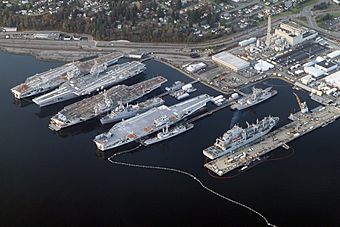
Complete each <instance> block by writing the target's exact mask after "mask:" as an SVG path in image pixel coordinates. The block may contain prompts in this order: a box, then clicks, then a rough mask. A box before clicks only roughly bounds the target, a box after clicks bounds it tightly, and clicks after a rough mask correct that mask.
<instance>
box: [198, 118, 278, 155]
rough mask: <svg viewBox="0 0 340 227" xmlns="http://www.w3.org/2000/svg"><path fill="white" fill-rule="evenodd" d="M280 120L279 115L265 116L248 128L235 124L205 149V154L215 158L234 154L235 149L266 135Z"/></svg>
mask: <svg viewBox="0 0 340 227" xmlns="http://www.w3.org/2000/svg"><path fill="white" fill-rule="evenodd" d="M278 122H279V118H278V117H271V116H269V117H265V118H263V119H262V120H261V121H258V120H257V122H256V124H252V125H249V124H248V123H247V125H248V127H247V128H241V127H239V126H238V125H235V126H234V127H233V128H231V129H230V130H228V131H227V132H225V133H224V134H223V136H222V137H221V138H217V139H216V142H215V143H214V145H212V146H210V147H208V148H206V149H204V150H203V154H204V155H205V156H206V157H208V158H210V159H215V158H218V157H221V156H223V155H227V154H232V152H233V151H235V150H236V149H238V148H239V147H242V146H244V145H247V144H249V143H251V142H254V141H256V140H258V139H260V138H261V137H263V136H264V135H266V134H267V133H268V132H269V131H270V130H271V129H272V128H274V127H275V125H276V124H277V123H278Z"/></svg>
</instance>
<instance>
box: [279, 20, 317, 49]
mask: <svg viewBox="0 0 340 227" xmlns="http://www.w3.org/2000/svg"><path fill="white" fill-rule="evenodd" d="M275 35H276V36H279V37H282V38H284V39H285V40H286V41H287V43H288V44H289V45H291V46H295V45H297V44H299V43H302V42H304V41H306V40H310V39H314V38H316V37H317V36H318V33H317V32H316V31H314V30H309V29H308V28H305V27H302V26H300V25H298V24H296V23H294V22H289V23H282V24H280V27H279V28H277V29H275Z"/></svg>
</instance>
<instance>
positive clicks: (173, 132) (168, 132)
mask: <svg viewBox="0 0 340 227" xmlns="http://www.w3.org/2000/svg"><path fill="white" fill-rule="evenodd" d="M192 128H194V125H193V124H179V125H176V126H175V127H172V128H170V129H169V126H165V128H163V130H162V131H161V132H159V133H157V136H155V137H152V138H149V139H146V140H144V141H143V145H145V146H147V145H151V144H154V143H158V142H161V141H163V140H167V139H170V138H172V137H174V136H178V135H179V134H182V133H184V132H186V131H188V130H190V129H192Z"/></svg>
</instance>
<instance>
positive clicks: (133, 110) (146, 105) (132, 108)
mask: <svg viewBox="0 0 340 227" xmlns="http://www.w3.org/2000/svg"><path fill="white" fill-rule="evenodd" d="M162 104H164V100H163V99H161V98H159V97H156V98H152V99H148V100H146V101H145V102H141V103H137V104H135V105H129V104H127V105H126V106H124V105H123V104H122V103H120V105H119V106H117V107H116V108H115V109H113V110H112V111H111V112H110V113H109V114H108V115H106V116H104V117H102V118H101V119H100V122H101V123H102V124H103V125H104V124H109V123H112V122H118V121H120V120H122V119H128V118H130V117H134V116H136V115H137V114H141V113H144V112H145V111H147V110H149V109H151V108H153V107H157V106H160V105H162Z"/></svg>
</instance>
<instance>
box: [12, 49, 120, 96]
mask: <svg viewBox="0 0 340 227" xmlns="http://www.w3.org/2000/svg"><path fill="white" fill-rule="evenodd" d="M121 57H123V55H122V54H121V53H118V52H113V53H110V54H107V55H103V56H100V57H98V58H95V59H91V60H88V61H84V62H80V61H76V62H71V63H68V64H65V65H63V66H60V67H57V68H54V69H50V70H48V71H46V72H42V73H38V74H35V75H33V76H31V77H28V78H27V79H26V81H25V82H24V83H22V84H19V85H17V86H15V87H13V88H12V89H11V92H12V93H13V95H14V97H15V98H17V99H22V98H28V97H31V96H35V95H39V94H42V93H45V92H48V91H51V90H53V89H55V88H57V87H59V86H60V85H61V84H62V83H64V82H65V81H67V80H69V79H71V78H74V77H77V76H79V75H83V74H87V73H89V72H90V71H91V69H92V67H93V65H94V64H95V63H97V64H104V63H105V64H106V65H108V66H110V65H112V64H114V63H116V62H117V61H118V60H119V59H120V58H121Z"/></svg>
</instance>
